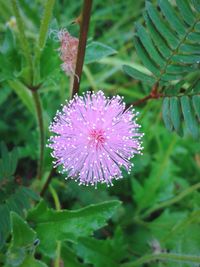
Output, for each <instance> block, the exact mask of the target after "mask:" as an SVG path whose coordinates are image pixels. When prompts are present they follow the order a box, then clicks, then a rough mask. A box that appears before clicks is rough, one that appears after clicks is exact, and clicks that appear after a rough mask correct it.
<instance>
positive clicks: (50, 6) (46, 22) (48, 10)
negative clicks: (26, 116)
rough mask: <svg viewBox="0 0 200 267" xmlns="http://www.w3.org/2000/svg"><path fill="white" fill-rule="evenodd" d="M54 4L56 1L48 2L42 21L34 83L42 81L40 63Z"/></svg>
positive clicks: (35, 61) (49, 0)
mask: <svg viewBox="0 0 200 267" xmlns="http://www.w3.org/2000/svg"><path fill="white" fill-rule="evenodd" d="M54 4H55V0H47V1H46V5H45V10H44V15H43V18H42V21H41V25H40V31H39V37H38V42H37V45H36V51H35V60H34V68H35V70H36V71H37V72H36V73H35V77H34V83H37V82H38V80H39V79H40V64H39V63H40V62H39V61H40V56H41V52H42V50H43V49H44V46H45V43H46V39H47V35H48V29H49V24H50V21H51V17H52V12H53V7H54Z"/></svg>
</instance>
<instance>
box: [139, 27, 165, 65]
mask: <svg viewBox="0 0 200 267" xmlns="http://www.w3.org/2000/svg"><path fill="white" fill-rule="evenodd" d="M135 27H136V30H137V33H138V38H139V39H140V42H141V43H142V45H143V46H144V48H145V50H146V51H147V53H148V54H149V57H150V58H151V59H152V60H153V61H154V62H155V63H156V64H158V65H159V66H160V67H164V65H165V60H164V59H163V58H162V57H161V56H160V54H159V53H158V51H157V50H156V48H155V46H154V44H153V43H152V40H151V38H150V37H149V35H148V34H147V32H146V30H145V28H144V27H143V26H142V25H141V24H140V23H136V24H135Z"/></svg>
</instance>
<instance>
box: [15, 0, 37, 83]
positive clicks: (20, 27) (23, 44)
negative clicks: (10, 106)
mask: <svg viewBox="0 0 200 267" xmlns="http://www.w3.org/2000/svg"><path fill="white" fill-rule="evenodd" d="M11 2H12V8H13V12H14V15H15V17H16V21H17V27H18V32H19V40H20V43H21V47H22V51H23V54H24V57H25V60H26V63H27V66H28V69H29V72H28V73H29V77H28V82H29V84H32V82H33V64H32V56H31V50H30V47H29V43H28V39H27V38H26V36H25V29H24V22H23V20H22V17H21V14H20V10H19V7H18V3H17V0H11Z"/></svg>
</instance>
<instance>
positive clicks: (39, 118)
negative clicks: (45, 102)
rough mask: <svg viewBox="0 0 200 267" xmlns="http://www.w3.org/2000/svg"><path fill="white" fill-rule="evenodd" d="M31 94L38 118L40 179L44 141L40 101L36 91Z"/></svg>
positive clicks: (38, 171) (38, 175) (38, 174)
mask: <svg viewBox="0 0 200 267" xmlns="http://www.w3.org/2000/svg"><path fill="white" fill-rule="evenodd" d="M32 95H33V100H34V102H35V108H36V113H37V120H38V126H39V134H40V156H39V160H38V170H37V178H38V179H41V176H42V171H43V161H44V143H45V132H44V122H43V115H42V103H41V99H40V95H39V94H38V92H37V91H32Z"/></svg>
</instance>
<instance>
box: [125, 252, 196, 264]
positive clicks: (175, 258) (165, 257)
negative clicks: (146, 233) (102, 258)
mask: <svg viewBox="0 0 200 267" xmlns="http://www.w3.org/2000/svg"><path fill="white" fill-rule="evenodd" d="M155 260H161V261H172V262H188V263H190V264H194V263H196V264H199V263H200V257H199V256H196V255H181V254H175V253H159V254H150V255H145V256H143V257H141V258H139V259H138V260H135V261H133V262H128V263H124V264H122V265H121V267H135V266H143V264H145V263H148V262H152V261H155Z"/></svg>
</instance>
